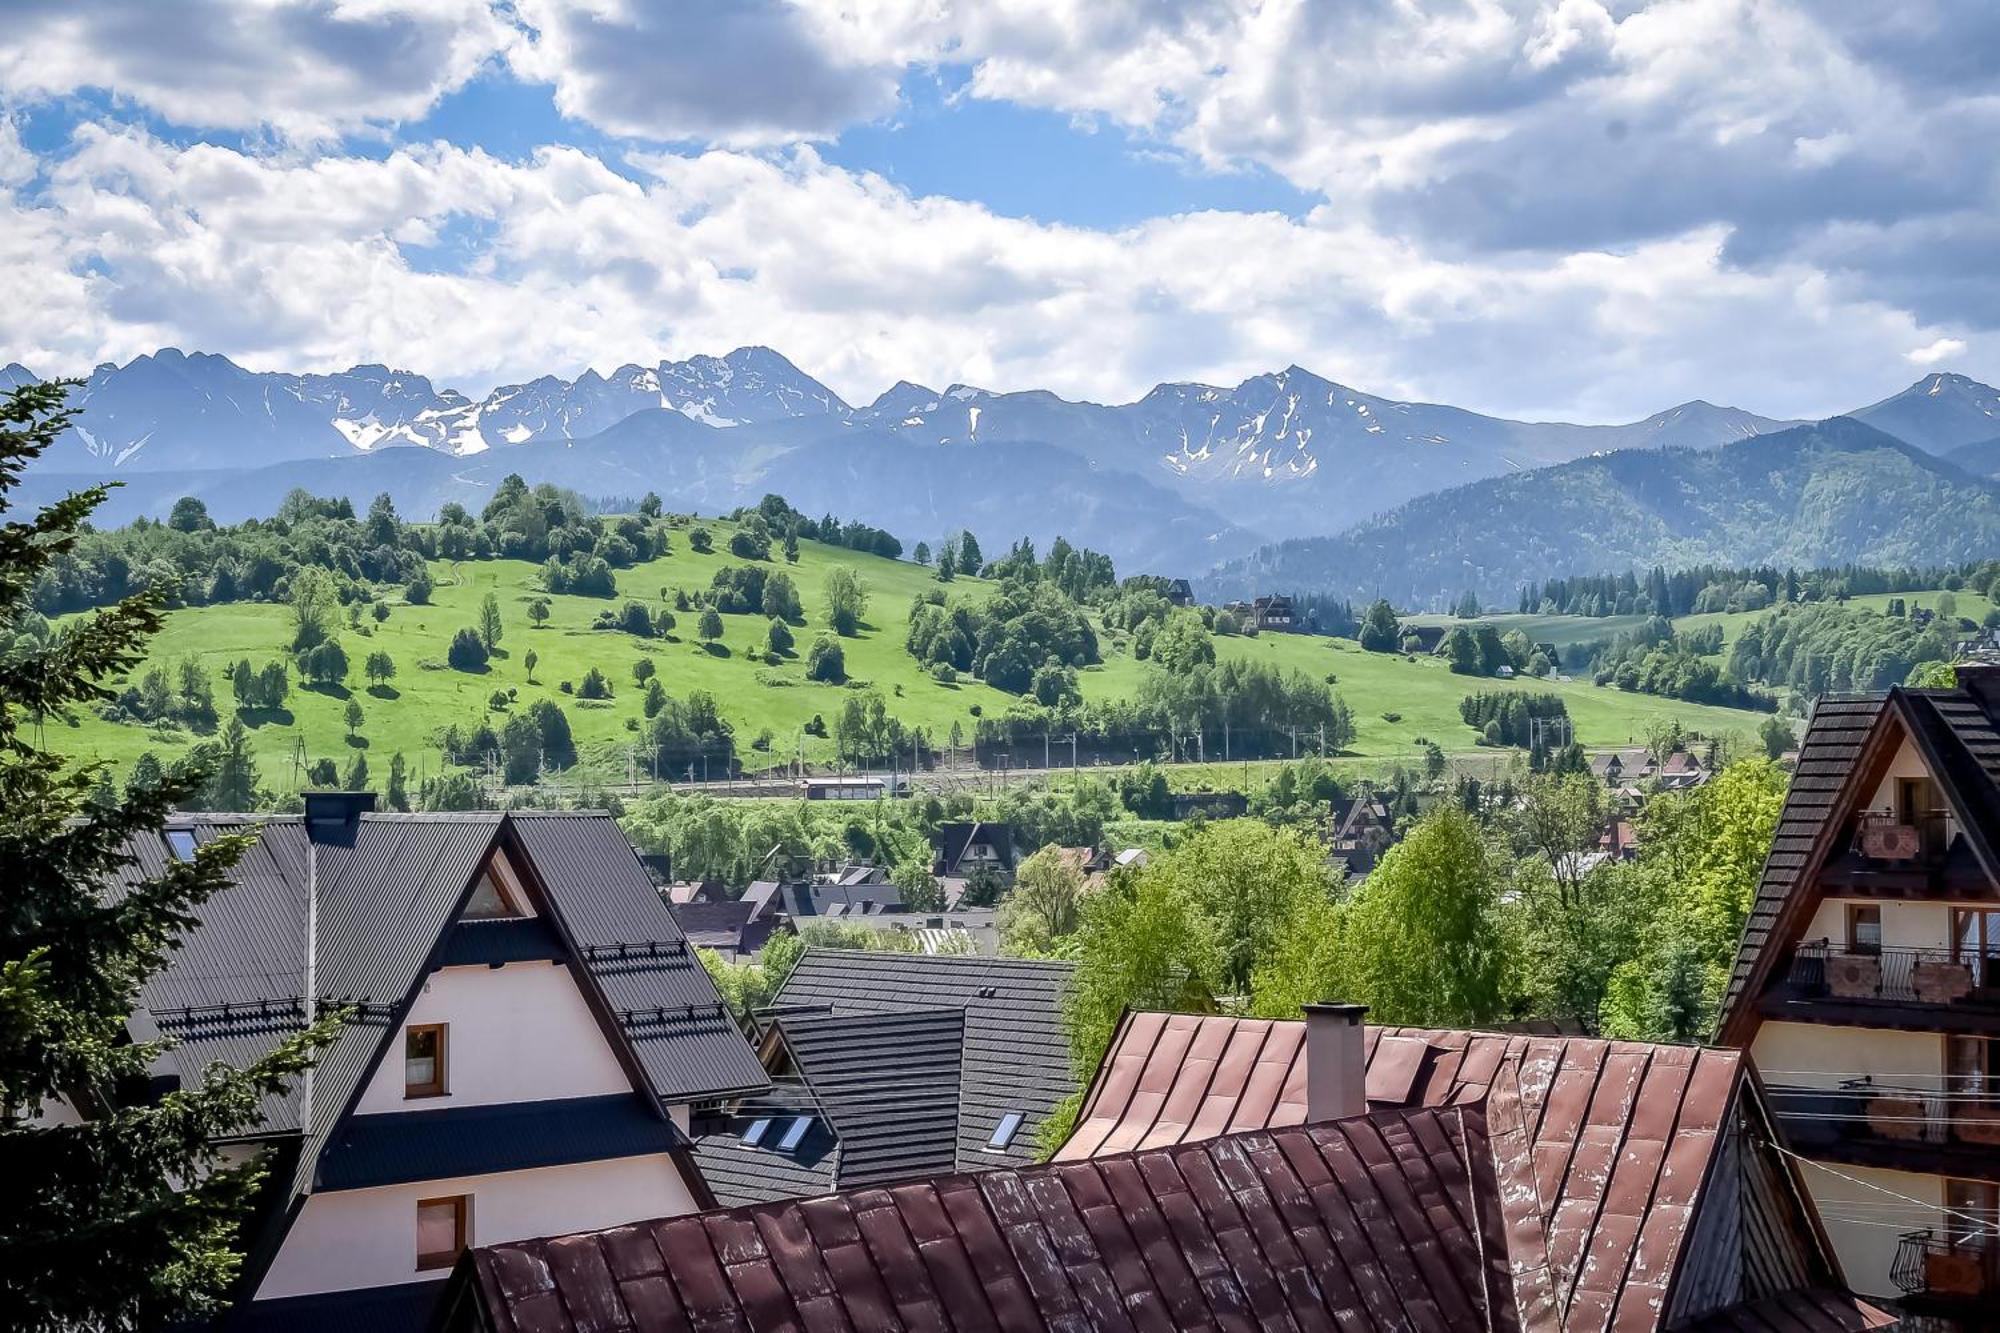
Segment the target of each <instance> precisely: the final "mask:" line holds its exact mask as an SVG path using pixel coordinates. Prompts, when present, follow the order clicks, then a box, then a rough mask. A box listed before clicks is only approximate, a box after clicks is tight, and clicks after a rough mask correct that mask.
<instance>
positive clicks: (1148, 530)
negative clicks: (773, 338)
mask: <svg viewBox="0 0 2000 1333" xmlns="http://www.w3.org/2000/svg"><path fill="white" fill-rule="evenodd" d="M514 472H518V473H519V474H521V476H522V477H523V478H525V479H526V480H527V481H528V482H529V483H530V484H533V485H538V484H540V483H542V482H551V483H553V484H555V485H558V486H564V487H568V488H571V489H581V490H584V491H586V492H587V493H588V494H589V495H592V496H596V497H622V498H624V499H627V500H636V499H637V498H638V497H639V496H641V495H644V494H645V493H646V492H647V491H655V492H657V493H659V494H660V495H662V496H663V497H667V503H668V504H669V505H670V506H671V507H672V508H674V509H677V510H682V511H693V512H699V513H707V514H717V513H725V512H727V511H729V510H731V509H734V508H736V507H738V506H741V505H754V504H756V503H757V502H758V501H759V500H760V499H762V498H763V497H764V496H765V495H766V494H767V493H775V494H779V495H783V496H785V497H786V498H787V499H790V500H792V501H793V502H794V503H796V504H798V505H799V506H800V507H802V508H804V509H806V510H808V511H809V512H812V513H821V512H827V511H830V512H833V513H836V514H838V515H839V516H840V517H842V518H844V519H860V520H862V521H863V522H866V523H871V524H874V525H876V526H879V527H883V528H886V529H888V530H889V531H890V532H893V533H895V534H896V535H897V536H899V537H901V538H902V539H903V540H904V541H905V542H907V543H909V544H910V545H911V546H913V547H914V545H915V544H916V543H917V542H918V541H920V540H926V539H928V540H932V541H935V540H936V539H937V538H939V537H942V536H943V535H945V534H946V533H948V532H955V531H957V530H959V529H960V528H970V529H971V530H973V531H974V532H976V533H978V534H979V535H980V536H981V538H982V539H983V540H985V541H986V542H987V543H988V544H989V546H991V547H993V548H994V549H995V552H996V554H997V553H998V551H999V550H1000V549H1004V545H1005V544H1006V543H1010V542H1012V541H1014V540H1016V539H1017V538H1020V537H1027V538H1029V539H1030V540H1032V541H1033V542H1035V544H1036V546H1037V548H1039V549H1044V550H1045V549H1047V546H1048V544H1049V543H1050V542H1051V541H1053V540H1054V539H1055V538H1056V537H1058V536H1065V537H1068V538H1069V539H1070V540H1071V541H1073V542H1075V543H1076V544H1078V545H1083V546H1089V547H1091V548H1093V549H1096V550H1100V551H1104V552H1105V553H1106V554H1108V555H1110V556H1111V557H1112V559H1113V560H1114V561H1116V563H1117V565H1118V567H1119V569H1120V570H1121V571H1123V572H1126V573H1136V572H1139V571H1142V570H1143V571H1160V572H1168V573H1177V572H1181V571H1188V572H1193V571H1196V570H1200V569H1205V568H1208V567H1209V566H1211V565H1213V564H1216V563H1218V562H1220V561H1223V560H1227V559H1231V558H1233V557H1236V556H1239V555H1243V554H1245V553H1247V552H1249V551H1251V550H1253V549H1255V548H1256V547H1257V545H1259V544H1260V543H1261V542H1263V541H1264V540H1266V539H1267V538H1266V537H1264V536H1263V535H1260V534H1254V533H1250V532H1246V531H1244V530H1242V529H1240V528H1236V527H1233V526H1231V525H1229V524H1227V523H1223V522H1221V521H1220V520H1218V519H1216V518H1215V516H1214V515H1213V514H1211V513H1209V512H1208V511H1206V510H1203V509H1201V508H1199V507H1197V506H1195V505H1192V504H1189V503H1188V502H1186V501H1185V500H1182V499H1181V498H1180V497H1178V496H1176V495H1174V494H1173V493H1172V492H1170V491H1167V490H1165V489H1163V488H1162V487H1160V486H1158V485H1156V484H1154V483H1152V482H1150V481H1147V480H1145V479H1143V478H1136V477H1132V476H1130V475H1127V474H1122V473H1114V472H1102V471H1097V470H1095V469H1093V468H1091V467H1090V465H1089V464H1088V463H1086V462H1084V461H1083V460H1081V459H1078V458H1076V457H1075V456H1073V455H1071V454H1068V453H1065V452H1064V451H1062V450H1059V449H1055V448H1052V447H1050V446H1048V445H1042V444H1026V443H1024V444H1021V445H1019V446H1016V447H1014V448H1010V449H1008V450H1005V451H999V450H976V449H975V450H965V449H940V448H934V447H930V448H927V447H922V446H918V445H914V444H911V443H909V442H908V441H905V440H900V439H897V438H896V437H894V436H893V435H889V434H886V433H884V432H880V431H870V430H865V429H861V428H858V427H847V428H843V431H842V433H841V434H840V435H839V436H838V437H837V438H827V437H825V436H824V435H823V434H821V433H819V432H818V431H817V430H816V429H814V428H812V427H811V426H809V425H808V424H807V423H804V422H799V421H781V422H774V423H771V424H769V425H765V426H744V427H738V428H735V429H728V430H722V429H716V428H714V427H711V426H707V425H704V424H702V423H700V422H699V421H695V420H693V419H691V418H690V417H688V416H687V415H686V414H684V413H682V412H677V411H668V410H665V409H661V408H653V409H649V410H647V411H644V412H639V413H635V414H633V415H631V416H628V417H626V418H625V419H624V420H622V421H620V422H619V423H618V424H617V425H615V426H613V427H612V428H611V429H610V430H607V431H603V432H601V433H599V434H597V435H595V436H592V437H590V438H587V439H583V440H574V441H572V440H544V441H539V442H535V443H530V444H522V445H517V446H512V447H509V448H506V449H490V450H485V451H482V452H480V453H477V454H473V455H471V456H469V457H455V456H453V455H451V454H446V453H440V452H438V451H436V450H431V449H383V450H377V451H374V452H371V453H364V454H354V455H350V456H347V457H334V458H314V459H302V460H293V461H290V462H287V463H284V464H280V465H276V466H272V467H265V468H252V469H190V470H179V471H165V472H149V473H144V474H135V475H133V476H132V477H130V478H129V479H128V484H127V485H125V486H121V487H118V488H116V489H114V490H113V491H112V493H111V498H110V499H109V500H108V501H107V502H106V503H105V505H104V506H103V508H102V509H100V510H99V512H98V515H97V521H98V522H100V523H102V524H104V525H106V526H114V525H118V524H124V523H129V522H131V521H132V520H133V519H134V518H137V517H140V516H141V515H143V516H145V517H148V518H154V519H163V518H165V517H166V516H167V514H168V512H169V511H170V510H171V509H172V508H173V504H174V501H175V500H176V499H178V498H179V497H181V496H183V495H192V496H196V497H198V498H199V499H200V500H201V501H202V502H203V503H204V504H205V505H206V506H207V507H208V512H209V515H210V517H212V518H214V519H215V520H217V521H218V522H224V523H233V522H239V521H241V520H243V519H245V518H262V517H268V516H269V515H271V514H273V513H275V512H276V511H277V509H278V506H279V505H280V504H281V503H282V502H283V500H284V497H285V495H286V493H287V492H288V491H290V490H292V489H293V488H294V487H304V488H305V489H306V490H308V491H311V492H312V493H313V494H315V495H323V496H346V497H347V498H348V499H349V500H350V501H351V502H352V503H353V504H354V506H355V508H356V509H357V510H361V509H363V508H365V507H366V506H367V504H368V502H369V501H370V500H371V499H373V498H374V496H376V495H377V494H379V493H383V492H386V493H388V495H389V496H390V497H391V498H392V499H393V500H394V501H395V502H396V508H397V509H398V511H400V512H401V513H403V514H405V515H408V516H410V517H428V516H430V515H434V514H436V513H437V511H438V510H439V508H440V507H442V506H443V505H444V504H445V503H446V502H447V501H453V500H455V501H457V502H459V503H460V504H463V505H465V506H466V507H467V508H468V509H471V510H472V511H474V512H475V513H476V512H478V511H479V509H480V508H481V507H483V506H484V505H485V503H486V502H487V500H488V499H490V498H491V497H492V494H493V490H494V488H495V487H496V486H498V485H499V483H500V481H501V479H502V478H504V477H505V476H506V475H507V474H508V473H514ZM1023 475H1031V476H1033V477H1034V478H1036V481H1035V488H1036V489H1035V491H1034V492H1033V502H1032V503H1028V502H1024V492H1023V490H1022V483H1021V478H1022V476H1023ZM584 478H588V483H587V484H585V483H584V481H583V479H584ZM94 479H95V478H94V476H92V475H90V474H63V473H53V472H31V473H29V474H28V476H27V477H26V478H24V480H23V482H22V486H21V492H22V494H21V502H22V503H23V504H24V505H35V504H46V503H48V502H50V501H52V500H54V499H57V498H59V497H60V496H61V495H63V494H64V493H66V492H67V491H70V490H73V489H76V488H77V487H78V486H81V485H84V484H87V483H88V482H90V481H92V480H94ZM1134 516H1139V517H1141V518H1142V519H1143V521H1142V522H1133V521H1131V520H1132V519H1133V517H1134Z"/></svg>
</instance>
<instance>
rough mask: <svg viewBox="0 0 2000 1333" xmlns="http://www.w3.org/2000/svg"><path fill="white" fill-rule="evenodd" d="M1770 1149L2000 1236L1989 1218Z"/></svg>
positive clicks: (1776, 1145)
mask: <svg viewBox="0 0 2000 1333" xmlns="http://www.w3.org/2000/svg"><path fill="white" fill-rule="evenodd" d="M1770 1147H1771V1148H1772V1150H1773V1151H1775V1152H1780V1153H1783V1154H1784V1155H1785V1156H1787V1157H1789V1158H1791V1159H1792V1160H1793V1161H1796V1162H1804V1163H1805V1164H1806V1165H1807V1166H1810V1167H1815V1168H1817V1169H1819V1170H1821V1171H1824V1172H1826V1173H1827V1174H1828V1175H1830V1176H1835V1177H1838V1178H1839V1179H1841V1180H1844V1181H1846V1182H1847V1183H1848V1184H1850V1185H1859V1186H1861V1187H1862V1188H1863V1189H1871V1190H1874V1191H1875V1192H1876V1193H1877V1194H1886V1195H1888V1196H1889V1197H1890V1198H1892V1199H1901V1200H1902V1201H1903V1202H1904V1203H1907V1204H1912V1205H1914V1206H1916V1207H1917V1208H1920V1209H1922V1210H1923V1211H1924V1215H1925V1216H1929V1215H1930V1214H1931V1213H1933V1212H1936V1213H1941V1214H1943V1215H1944V1216H1946V1217H1952V1218H1957V1219H1958V1220H1959V1221H1961V1222H1970V1223H1971V1224H1972V1225H1973V1226H1975V1227H1978V1228H1979V1234H1982V1235H1988V1236H2000V1224H1996V1223H1995V1222H1994V1220H1993V1219H1991V1218H1986V1217H1980V1216H1979V1215H1978V1214H1976V1213H1964V1212H1960V1211H1959V1210H1958V1209H1956V1208H1950V1207H1947V1206H1945V1205H1944V1204H1941V1203H1931V1202H1930V1201H1928V1200H1926V1199H1919V1198H1916V1197H1914V1196H1912V1195H1908V1194H1898V1193H1897V1192H1896V1191H1895V1190H1892V1189H1886V1188H1884V1187H1883V1186H1881V1185H1877V1184H1876V1183H1875V1182H1874V1181H1872V1180H1863V1179H1861V1177H1859V1176H1850V1175H1848V1174H1847V1172H1845V1171H1836V1170H1835V1169H1834V1168H1832V1167H1830V1166H1828V1165H1827V1164H1826V1163H1825V1162H1816V1161H1814V1160H1813V1159H1812V1158H1810V1157H1805V1156H1801V1155H1800V1154H1798V1153H1795V1152H1793V1151H1792V1150H1791V1149H1790V1148H1787V1147H1786V1146H1785V1145H1784V1144H1782V1143H1773V1144H1771V1145H1770ZM1968 1239H1969V1238H1968Z"/></svg>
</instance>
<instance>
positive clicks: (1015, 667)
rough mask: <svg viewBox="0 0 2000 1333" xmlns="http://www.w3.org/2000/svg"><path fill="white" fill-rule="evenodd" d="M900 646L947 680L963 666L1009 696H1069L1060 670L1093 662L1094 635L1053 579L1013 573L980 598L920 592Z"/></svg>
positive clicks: (1069, 685)
mask: <svg viewBox="0 0 2000 1333" xmlns="http://www.w3.org/2000/svg"><path fill="white" fill-rule="evenodd" d="M836 572H838V571H836ZM903 643H904V646H905V647H906V648H907V649H908V650H909V652H910V655H911V656H912V657H914V658H916V660H917V662H918V663H919V664H921V665H923V666H926V667H929V668H931V670H932V671H933V673H935V674H939V675H941V676H943V677H944V678H946V679H949V678H950V674H947V673H956V672H961V671H965V672H970V673H971V674H972V675H974V676H977V677H978V678H979V679H981V680H983V681H985V682H986V683H987V684H989V685H991V686H993V687H994V688H995V689H1001V690H1005V691H1007V692H1008V693H1010V694H1028V693H1030V692H1034V693H1036V694H1037V695H1041V694H1046V693H1050V692H1053V693H1055V694H1056V695H1058V696H1059V697H1061V698H1068V699H1072V700H1073V699H1074V698H1075V688H1074V678H1073V677H1066V676H1064V675H1063V674H1062V673H1063V671H1064V670H1065V669H1067V670H1069V671H1074V669H1075V668H1078V667H1082V666H1086V665H1088V664H1090V663H1092V662H1095V661H1097V660H1098V646H1097V634H1096V632H1095V631H1094V630H1093V629H1092V628H1091V626H1090V619H1089V617H1088V616H1087V615H1086V614H1085V613H1084V609H1083V607H1082V606H1081V605H1080V604H1078V602H1077V601H1076V600H1075V599H1074V598H1072V597H1070V596H1069V595H1067V594H1066V593H1064V592H1063V591H1062V590H1061V589H1060V588H1059V587H1057V586H1055V585H1053V584H1048V583H1039V582H1033V581H1029V580H1025V579H1021V578H1015V577H1010V578H1008V579H1007V580H1006V581H1005V582H1004V583H1002V585H1001V587H1000V589H999V591H998V592H996V593H995V594H994V595H993V596H991V597H989V598H987V599H986V600H985V601H983V602H969V601H964V600H960V601H957V602H953V603H949V604H948V603H947V602H946V600H945V597H944V594H943V592H942V591H933V592H930V593H928V594H925V595H923V596H920V597H918V598H917V599H916V600H915V602H914V603H913V604H912V605H911V607H910V618H909V627H908V629H907V631H906V633H905V634H904V638H903ZM1051 666H1053V668H1054V671H1053V673H1050V672H1049V668H1050V667H1051ZM1038 685H1039V686H1041V687H1042V688H1040V689H1038V688H1037V687H1038ZM1045 702H1046V701H1045Z"/></svg>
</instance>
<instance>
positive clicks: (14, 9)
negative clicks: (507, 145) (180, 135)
mask: <svg viewBox="0 0 2000 1333" xmlns="http://www.w3.org/2000/svg"><path fill="white" fill-rule="evenodd" d="M6 28H7V40H6V42H5V43H4V44H0V89H5V90H6V94H7V96H8V98H10V99H12V100H15V101H33V100H36V99H41V98H47V97H54V96H61V95H65V94H69V93H75V92H78V91H81V90H85V89H93V88H95V89H105V90H109V91H110V92H112V93H114V94H115V95H116V96H117V97H118V98H120V99H122V100H126V101H130V102H136V103H138V104H140V105H142V106H145V107H147V108H149V109H151V110H153V111H156V112H158V113H160V114H161V115H162V116H165V117H166V118H168V119H169V120H171V121H173V122H175V123H177V124H181V125H189V126H197V127H201V128H224V129H255V128H259V127H263V126H271V127H274V128H276V129H278V130H280V131H283V132H285V133H287V134H292V135H297V136H300V137H305V138H315V137H320V136H324V135H329V134H333V133H336V132H338V131H341V130H347V129H353V128H356V127H359V126H364V125H368V124H370V123H373V122H387V121H397V120H407V119H411V118H414V117H418V116H421V115H422V114H423V113H424V112H425V111H427V110H429V109H430V107H431V106H432V105H433V104H434V103H435V102H436V101H437V99H438V98H439V97H441V96H442V95H443V94H445V93H446V92H449V91H450V90H452V89H454V88H456V87H458V86H460V85H461V84H463V83H465V82H466V81H467V80H468V79H470V78H471V77H472V76H473V75H474V74H475V73H477V72H478V71H479V69H480V68H481V67H482V65H484V64H485V63H486V62H487V61H489V60H490V59H492V58H493V57H494V56H496V55H498V54H499V53H500V52H502V51H503V50H504V49H505V48H506V47H507V46H508V45H509V44H510V43H512V42H513V41H514V40H516V35H515V31H514V29H513V27H512V25H511V24H509V23H507V22H505V21H504V20H503V19H502V18H501V17H500V16H499V15H498V14H496V13H495V11H494V10H493V9H492V8H491V5H490V2H489V0H248V2H247V3H246V2H244V0H172V3H161V0H9V3H8V5H7V6H6Z"/></svg>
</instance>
